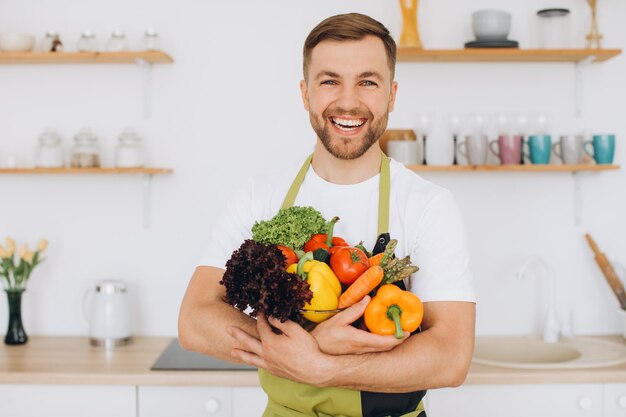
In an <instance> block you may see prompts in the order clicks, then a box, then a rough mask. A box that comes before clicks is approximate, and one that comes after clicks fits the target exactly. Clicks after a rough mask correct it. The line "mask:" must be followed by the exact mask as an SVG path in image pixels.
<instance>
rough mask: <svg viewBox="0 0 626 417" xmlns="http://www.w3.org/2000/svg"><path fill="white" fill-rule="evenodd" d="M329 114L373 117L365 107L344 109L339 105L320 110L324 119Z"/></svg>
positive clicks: (361, 117) (370, 118) (363, 117)
mask: <svg viewBox="0 0 626 417" xmlns="http://www.w3.org/2000/svg"><path fill="white" fill-rule="evenodd" d="M331 115H335V116H346V117H354V118H360V119H368V120H372V119H373V118H374V115H373V114H372V112H371V111H369V110H367V109H350V110H346V109H342V108H341V107H329V108H327V109H326V110H324V111H323V112H322V117H324V119H328V118H329V117H330V116H331Z"/></svg>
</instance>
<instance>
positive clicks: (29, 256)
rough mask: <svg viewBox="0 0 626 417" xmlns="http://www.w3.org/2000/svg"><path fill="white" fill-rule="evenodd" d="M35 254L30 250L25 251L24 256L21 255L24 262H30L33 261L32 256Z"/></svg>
mask: <svg viewBox="0 0 626 417" xmlns="http://www.w3.org/2000/svg"><path fill="white" fill-rule="evenodd" d="M34 255H35V254H34V253H33V252H31V251H27V252H26V254H24V256H23V257H22V259H24V260H25V261H26V262H28V263H31V262H32V261H33V256H34Z"/></svg>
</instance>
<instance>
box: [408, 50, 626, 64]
mask: <svg viewBox="0 0 626 417" xmlns="http://www.w3.org/2000/svg"><path fill="white" fill-rule="evenodd" d="M621 53H622V50H621V49H517V48H484V49H483V48H480V49H478V48H476V49H474V48H468V49H430V50H429V49H418V48H407V47H402V48H398V58H397V59H398V62H581V61H584V60H586V59H587V58H589V57H593V60H592V61H591V62H604V61H607V60H609V59H611V58H613V57H616V56H617V55H619V54H621Z"/></svg>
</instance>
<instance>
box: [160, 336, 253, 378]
mask: <svg viewBox="0 0 626 417" xmlns="http://www.w3.org/2000/svg"><path fill="white" fill-rule="evenodd" d="M150 369H151V370H152V371H255V370H256V369H257V368H255V367H253V366H249V365H241V364H237V363H230V362H225V361H221V360H219V359H215V358H213V357H211V356H207V355H202V354H200V353H197V352H190V351H188V350H185V349H183V348H182V347H180V344H179V343H178V339H174V340H172V341H171V342H170V344H169V345H168V346H167V348H166V349H165V350H164V351H163V353H161V356H159V358H158V359H157V360H156V362H155V363H154V365H152V368H150Z"/></svg>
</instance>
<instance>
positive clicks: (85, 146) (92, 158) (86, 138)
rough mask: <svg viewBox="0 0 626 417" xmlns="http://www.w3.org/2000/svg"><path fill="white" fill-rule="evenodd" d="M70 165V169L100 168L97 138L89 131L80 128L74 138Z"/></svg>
mask: <svg viewBox="0 0 626 417" xmlns="http://www.w3.org/2000/svg"><path fill="white" fill-rule="evenodd" d="M70 165H71V166H72V168H95V167H99V166H100V149H99V148H98V138H97V137H96V136H95V135H94V134H93V132H92V131H91V129H89V128H82V129H81V130H80V131H79V132H78V133H77V134H76V136H74V146H73V147H72V157H71V159H70Z"/></svg>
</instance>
